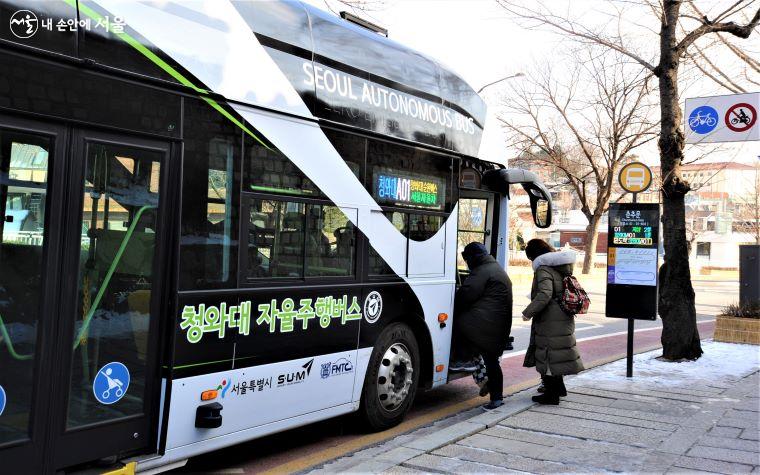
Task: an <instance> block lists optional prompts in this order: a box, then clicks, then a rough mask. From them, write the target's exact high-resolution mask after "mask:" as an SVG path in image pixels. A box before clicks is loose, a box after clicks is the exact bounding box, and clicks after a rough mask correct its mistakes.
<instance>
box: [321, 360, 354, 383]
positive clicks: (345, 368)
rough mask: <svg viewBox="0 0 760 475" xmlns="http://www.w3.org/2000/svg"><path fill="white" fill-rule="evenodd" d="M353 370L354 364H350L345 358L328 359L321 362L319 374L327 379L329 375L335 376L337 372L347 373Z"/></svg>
mask: <svg viewBox="0 0 760 475" xmlns="http://www.w3.org/2000/svg"><path fill="white" fill-rule="evenodd" d="M353 370H354V365H353V364H351V362H350V361H348V360H347V359H346V358H340V359H339V360H337V361H330V362H328V363H323V364H322V369H321V371H320V376H322V379H327V378H329V377H330V376H337V375H339V374H347V373H350V372H352V371H353Z"/></svg>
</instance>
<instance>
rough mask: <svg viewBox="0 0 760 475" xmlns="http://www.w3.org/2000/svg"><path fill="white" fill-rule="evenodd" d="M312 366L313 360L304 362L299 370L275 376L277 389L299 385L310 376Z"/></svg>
mask: <svg viewBox="0 0 760 475" xmlns="http://www.w3.org/2000/svg"><path fill="white" fill-rule="evenodd" d="M313 365H314V358H312V359H310V360H309V361H307V362H306V364H304V365H303V366H301V369H299V370H297V371H291V372H289V373H283V374H280V375H278V376H277V387H278V388H279V387H282V386H290V385H291V384H300V383H303V382H304V381H306V378H308V377H309V374H311V367H312V366H313Z"/></svg>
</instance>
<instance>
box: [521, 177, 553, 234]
mask: <svg viewBox="0 0 760 475" xmlns="http://www.w3.org/2000/svg"><path fill="white" fill-rule="evenodd" d="M523 187H524V188H525V191H527V192H528V197H529V199H530V210H531V212H532V214H533V222H534V223H535V224H536V226H537V227H539V228H542V229H544V228H548V227H549V226H551V224H552V207H551V201H550V200H551V198H550V197H548V196H546V195H544V193H543V190H541V189H539V188H537V187H535V188H533V187H529V186H526V184H523Z"/></svg>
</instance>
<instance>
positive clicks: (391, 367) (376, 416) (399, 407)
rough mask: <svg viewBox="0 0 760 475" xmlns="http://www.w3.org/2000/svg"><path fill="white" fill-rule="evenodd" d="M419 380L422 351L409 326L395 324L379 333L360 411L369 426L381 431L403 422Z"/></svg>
mask: <svg viewBox="0 0 760 475" xmlns="http://www.w3.org/2000/svg"><path fill="white" fill-rule="evenodd" d="M419 379H420V350H419V347H418V346H417V339H416V338H415V337H414V333H413V332H412V329H411V328H409V326H407V325H405V324H403V323H392V324H390V325H388V327H387V328H385V330H383V332H382V333H381V334H380V337H379V338H378V339H377V343H375V347H374V349H373V350H372V356H371V357H370V360H369V366H368V367H367V374H366V376H365V377H364V388H363V389H362V400H361V405H360V407H359V414H360V417H361V418H362V420H363V422H364V424H365V425H366V426H367V428H369V429H371V430H374V431H381V430H385V429H388V428H390V427H393V426H395V425H397V424H399V423H400V422H401V420H402V419H403V418H404V416H405V415H406V413H407V412H408V411H409V408H410V407H411V405H412V402H413V401H414V396H415V394H416V393H417V385H418V383H419Z"/></svg>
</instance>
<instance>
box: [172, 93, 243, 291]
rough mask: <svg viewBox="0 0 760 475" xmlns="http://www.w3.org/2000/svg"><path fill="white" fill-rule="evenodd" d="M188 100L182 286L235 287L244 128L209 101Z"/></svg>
mask: <svg viewBox="0 0 760 475" xmlns="http://www.w3.org/2000/svg"><path fill="white" fill-rule="evenodd" d="M185 103H186V111H187V114H188V117H189V119H188V120H186V121H185V127H186V131H185V158H184V162H183V167H184V169H183V173H182V180H183V182H182V188H183V191H182V235H181V237H180V273H179V275H180V282H179V285H180V289H181V290H195V289H208V288H219V287H222V288H230V287H235V286H236V285H237V265H236V264H237V234H238V232H237V229H238V224H237V223H238V210H237V206H236V205H235V204H236V203H237V202H238V198H237V196H238V195H239V193H238V191H237V190H238V188H239V186H240V185H239V184H240V165H239V163H238V162H239V161H240V148H241V139H240V133H239V131H236V130H235V128H234V126H230V125H228V122H226V121H225V119H224V118H221V119H220V118H219V116H218V114H216V111H214V110H213V109H212V108H211V107H209V106H208V105H207V104H205V103H201V102H199V101H193V100H190V99H187V100H186V102H185Z"/></svg>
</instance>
